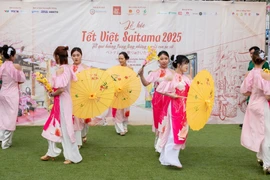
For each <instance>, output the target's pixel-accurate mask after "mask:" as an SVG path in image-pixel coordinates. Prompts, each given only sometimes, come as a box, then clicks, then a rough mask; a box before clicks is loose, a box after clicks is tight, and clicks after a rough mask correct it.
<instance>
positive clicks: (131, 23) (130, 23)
mask: <svg viewBox="0 0 270 180" xmlns="http://www.w3.org/2000/svg"><path fill="white" fill-rule="evenodd" d="M120 24H122V25H126V26H125V27H124V30H128V29H130V30H134V29H135V28H134V21H130V20H128V21H126V22H123V23H121V22H120Z"/></svg>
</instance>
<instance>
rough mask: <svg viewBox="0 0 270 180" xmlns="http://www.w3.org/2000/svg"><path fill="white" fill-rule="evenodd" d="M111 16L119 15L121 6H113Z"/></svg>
mask: <svg viewBox="0 0 270 180" xmlns="http://www.w3.org/2000/svg"><path fill="white" fill-rule="evenodd" d="M113 15H121V6H113Z"/></svg>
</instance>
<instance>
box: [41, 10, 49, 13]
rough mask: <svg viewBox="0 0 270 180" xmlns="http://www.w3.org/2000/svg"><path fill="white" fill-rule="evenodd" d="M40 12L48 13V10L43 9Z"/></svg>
mask: <svg viewBox="0 0 270 180" xmlns="http://www.w3.org/2000/svg"><path fill="white" fill-rule="evenodd" d="M40 13H48V11H47V10H41V11H40Z"/></svg>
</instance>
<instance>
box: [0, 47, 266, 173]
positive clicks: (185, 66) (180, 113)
mask: <svg viewBox="0 0 270 180" xmlns="http://www.w3.org/2000/svg"><path fill="white" fill-rule="evenodd" d="M249 52H250V55H251V58H252V60H251V61H250V63H249V68H248V72H247V74H246V77H245V79H244V82H243V83H242V85H241V93H242V94H243V95H245V96H247V97H248V98H247V103H248V106H247V110H246V113H245V117H244V122H243V126H242V134H241V144H242V145H243V146H244V147H246V148H247V149H250V150H251V151H254V152H257V159H258V163H259V164H260V165H261V166H262V167H263V171H264V172H265V173H270V151H269V148H270V121H269V118H270V108H269V102H268V101H269V100H270V84H269V81H270V74H268V73H267V72H265V71H264V70H263V69H269V65H268V63H267V62H266V58H265V55H264V52H263V51H261V50H260V49H259V48H258V47H252V48H250V49H249ZM1 54H2V56H3V57H4V58H5V61H4V63H3V64H2V65H1V67H0V79H1V80H2V87H1V91H0V114H1V116H0V141H1V147H2V149H7V148H9V147H10V146H11V145H12V136H13V133H14V131H15V129H16V119H17V114H18V109H19V107H18V106H19V84H21V83H24V82H25V75H24V73H23V71H22V67H21V66H20V65H18V64H15V63H13V62H14V60H15V58H16V50H15V49H14V48H13V47H11V46H7V45H4V46H3V47H2V48H1ZM53 55H54V59H55V61H56V63H57V64H58V65H59V66H58V68H57V70H56V73H55V75H54V76H53V78H52V86H53V89H54V91H53V92H51V93H49V96H50V97H52V98H54V106H53V108H52V110H51V114H50V116H49V118H48V120H47V121H46V123H45V125H44V127H43V132H42V136H43V137H44V138H45V139H47V140H48V150H47V152H46V154H45V155H44V156H42V157H41V160H43V161H48V160H50V159H54V158H56V157H57V156H59V154H60V153H61V151H62V150H61V149H60V148H58V147H57V145H56V143H62V147H63V154H64V157H65V161H64V164H71V163H79V162H81V161H82V156H81V154H80V148H81V146H82V145H83V143H84V142H86V140H87V132H88V124H87V122H88V121H87V119H81V118H78V117H75V116H73V115H72V99H71V97H70V83H71V81H73V80H74V81H76V79H77V78H76V74H77V73H78V72H80V71H83V70H85V69H88V68H91V67H88V66H86V65H84V64H82V55H83V53H82V50H81V49H80V48H78V47H75V48H73V49H72V50H71V57H72V60H73V64H72V65H69V64H68V47H66V46H59V47H57V48H56V49H55V51H54V54H53ZM158 58H159V60H158V62H159V68H158V69H156V70H151V71H149V73H148V75H147V77H144V67H142V68H141V69H140V70H139V72H138V75H139V77H140V79H141V82H142V84H143V85H144V86H146V87H147V86H149V85H151V84H153V89H154V93H153V97H151V102H152V104H151V106H152V108H153V125H152V130H153V132H154V133H155V141H154V149H155V151H156V152H158V153H160V156H159V161H160V163H161V164H162V165H165V166H175V167H178V168H182V164H181V162H180V160H179V153H180V150H181V149H184V148H185V144H186V140H187V136H188V131H189V127H188V124H187V118H186V100H187V96H188V91H189V87H190V85H191V82H192V78H193V77H191V74H192V66H190V65H189V63H190V60H189V59H188V58H187V57H186V56H184V55H172V56H169V54H168V52H166V51H160V52H159V53H158ZM128 59H129V56H128V54H127V53H126V52H121V53H119V56H118V60H119V65H121V66H123V67H126V68H130V69H132V67H130V66H128V63H127V61H128ZM170 61H171V63H172V66H173V69H170V68H168V65H169V63H170ZM188 71H189V73H188ZM151 89H152V87H151ZM147 106H149V104H148V105H147ZM129 111H130V109H129V108H125V109H114V108H110V109H109V111H108V113H107V116H112V117H113V119H114V122H115V130H116V133H118V134H119V135H121V136H124V135H125V134H126V133H127V132H128V115H129V113H126V112H129ZM127 114H128V115H127Z"/></svg>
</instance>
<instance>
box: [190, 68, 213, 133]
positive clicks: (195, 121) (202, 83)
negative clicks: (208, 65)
mask: <svg viewBox="0 0 270 180" xmlns="http://www.w3.org/2000/svg"><path fill="white" fill-rule="evenodd" d="M214 93H215V87H214V80H213V78H212V76H211V74H210V73H209V72H208V71H207V70H202V71H200V72H199V73H198V74H197V75H196V77H195V78H194V79H193V81H192V83H191V85H190V89H189V92H188V98H187V102H186V103H187V107H186V113H187V121H188V124H189V126H190V128H191V129H193V130H200V129H201V128H203V127H204V125H205V124H206V122H207V121H208V118H209V116H210V114H211V112H212V108H213V105H214Z"/></svg>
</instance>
